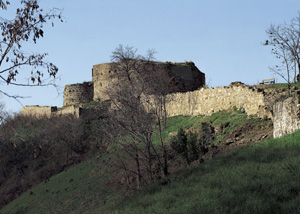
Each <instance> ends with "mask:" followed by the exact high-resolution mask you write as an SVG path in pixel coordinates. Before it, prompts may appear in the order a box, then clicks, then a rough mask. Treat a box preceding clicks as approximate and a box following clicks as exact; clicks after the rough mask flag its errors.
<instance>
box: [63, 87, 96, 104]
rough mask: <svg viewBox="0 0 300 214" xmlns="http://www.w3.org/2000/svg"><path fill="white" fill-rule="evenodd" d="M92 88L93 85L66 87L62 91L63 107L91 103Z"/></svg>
mask: <svg viewBox="0 0 300 214" xmlns="http://www.w3.org/2000/svg"><path fill="white" fill-rule="evenodd" d="M93 97H94V88H93V83H91V82H87V83H82V84H72V85H66V86H65V90H64V103H63V106H70V105H75V104H79V103H88V102H91V101H93Z"/></svg>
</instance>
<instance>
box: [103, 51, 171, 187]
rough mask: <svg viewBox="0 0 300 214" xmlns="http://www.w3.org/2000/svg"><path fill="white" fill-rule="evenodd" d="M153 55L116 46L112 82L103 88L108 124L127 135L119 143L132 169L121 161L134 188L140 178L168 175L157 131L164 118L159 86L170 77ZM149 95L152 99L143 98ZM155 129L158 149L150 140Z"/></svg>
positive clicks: (138, 184) (162, 97) (163, 87)
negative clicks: (109, 110) (132, 176)
mask: <svg viewBox="0 0 300 214" xmlns="http://www.w3.org/2000/svg"><path fill="white" fill-rule="evenodd" d="M153 54H154V51H153V50H152V51H149V52H148V54H147V55H146V56H141V55H138V54H137V50H136V49H134V48H133V47H129V46H127V47H123V46H122V45H120V46H119V47H118V48H117V49H116V50H115V51H114V52H113V55H112V61H113V62H114V63H113V65H114V66H113V68H112V69H111V70H112V72H111V75H112V81H111V82H112V84H111V87H110V88H109V89H108V90H107V93H108V95H109V97H110V100H111V102H112V104H113V109H114V110H115V111H114V112H112V113H111V118H112V123H113V124H115V127H116V129H115V130H118V132H119V133H124V134H125V135H126V136H129V137H128V138H126V140H124V138H123V142H121V144H120V145H122V146H123V149H124V151H125V152H126V153H127V154H128V155H129V157H131V160H132V161H134V162H135V169H134V170H133V169H132V168H130V169H129V167H128V166H126V163H125V162H124V161H123V160H121V163H122V166H123V169H125V170H128V171H130V172H132V173H134V174H135V175H136V177H137V179H136V180H137V188H139V187H140V184H141V182H142V181H145V180H152V179H154V177H157V178H159V177H161V176H166V175H167V174H168V166H167V164H168V162H167V158H168V157H167V154H166V147H165V144H164V141H163V138H162V133H161V132H162V130H163V129H164V127H165V119H166V113H165V103H164V101H165V95H166V91H164V92H162V89H166V86H165V85H166V84H168V83H169V82H168V79H167V78H170V77H169V76H168V75H164V74H165V72H164V71H162V70H160V69H162V67H161V66H158V64H157V63H156V62H154V61H153V59H154V58H153ZM149 95H151V96H154V97H155V99H151V101H149V100H148V99H145V97H147V96H149ZM147 100H148V101H149V102H147ZM153 104H154V105H153ZM147 107H148V108H147ZM155 124H156V125H155ZM156 128H157V129H158V133H159V137H160V139H161V148H160V149H158V148H157V146H155V145H153V142H152V138H153V137H152V134H153V132H154V130H155V129H156ZM131 165H133V164H131ZM154 167H155V168H154ZM143 172H146V173H144V174H143ZM145 174H147V175H148V176H147V179H146V178H144V175H145Z"/></svg>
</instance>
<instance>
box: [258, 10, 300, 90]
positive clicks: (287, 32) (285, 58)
mask: <svg viewBox="0 0 300 214" xmlns="http://www.w3.org/2000/svg"><path fill="white" fill-rule="evenodd" d="M266 33H267V35H268V37H269V39H268V40H266V41H265V43H264V45H267V46H272V50H271V52H272V54H274V55H275V56H276V58H278V59H279V60H280V62H281V64H280V65H276V66H275V67H273V68H271V71H273V72H274V73H276V74H278V75H280V76H281V77H282V78H284V79H285V80H286V81H287V82H288V84H289V85H290V82H291V81H292V80H293V81H299V79H298V80H296V76H297V74H298V76H299V74H300V73H299V72H300V12H299V13H298V15H297V16H296V17H295V18H293V19H292V20H291V21H290V23H285V24H283V25H278V26H275V25H271V26H270V28H269V29H268V30H267V31H266ZM292 71H294V78H293V79H291V73H292Z"/></svg>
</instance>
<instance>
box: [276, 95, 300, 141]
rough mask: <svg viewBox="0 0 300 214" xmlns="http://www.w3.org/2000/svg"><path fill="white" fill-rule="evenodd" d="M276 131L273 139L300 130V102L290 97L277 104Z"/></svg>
mask: <svg viewBox="0 0 300 214" xmlns="http://www.w3.org/2000/svg"><path fill="white" fill-rule="evenodd" d="M273 111H274V124H273V126H274V131H273V137H274V138H277V137H281V136H283V135H285V134H289V133H292V132H294V131H296V130H298V129H299V128H300V120H299V116H300V100H299V98H295V97H290V98H288V99H286V100H284V101H280V102H277V103H276V104H275V105H274V107H273Z"/></svg>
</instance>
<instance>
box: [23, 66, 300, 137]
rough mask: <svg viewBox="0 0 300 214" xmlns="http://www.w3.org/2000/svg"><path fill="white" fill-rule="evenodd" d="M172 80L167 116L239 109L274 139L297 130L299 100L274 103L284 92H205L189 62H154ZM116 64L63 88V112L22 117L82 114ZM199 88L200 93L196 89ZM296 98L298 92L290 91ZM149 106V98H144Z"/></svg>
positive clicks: (30, 109)
mask: <svg viewBox="0 0 300 214" xmlns="http://www.w3.org/2000/svg"><path fill="white" fill-rule="evenodd" d="M154 63H156V64H155V65H156V66H158V67H159V68H160V69H163V70H164V72H166V74H168V75H169V76H170V77H172V79H173V80H174V81H173V82H172V84H173V86H174V87H171V88H172V91H170V93H169V94H168V95H167V99H166V100H167V102H166V109H167V113H168V116H176V115H189V116H196V115H211V114H212V113H215V112H218V111H222V110H227V109H231V108H233V107H236V108H238V109H239V108H242V109H244V110H245V112H246V113H247V115H248V116H254V117H258V118H261V119H272V120H273V121H274V137H280V136H282V135H284V134H286V133H290V132H292V131H294V130H297V129H299V128H300V120H299V117H300V107H299V106H300V104H299V103H300V101H299V98H293V99H287V100H286V101H280V102H277V100H278V99H279V98H281V97H283V96H286V95H287V94H288V92H287V90H286V89H279V90H276V89H261V88H259V87H255V86H254V87H252V86H248V85H245V84H243V83H241V82H234V83H231V84H230V86H228V87H215V88H205V87H203V86H205V74H204V73H202V72H201V71H200V70H199V69H198V68H197V67H196V66H195V65H194V63H192V62H188V63H161V62H154ZM115 65H116V63H103V64H98V65H94V66H93V75H92V76H93V79H92V82H88V83H82V84H72V85H66V87H65V90H64V102H63V108H60V109H58V108H57V107H56V106H25V107H23V109H22V114H23V115H32V116H34V117H37V118H40V117H48V118H49V117H52V116H60V115H66V114H68V115H74V116H75V117H79V116H80V115H81V114H82V112H84V111H83V110H84V109H82V108H81V107H80V106H82V104H84V103H89V102H91V101H100V102H102V101H105V100H108V99H109V97H108V95H107V93H106V91H107V89H109V87H110V84H111V82H112V81H118V79H117V78H115V77H114V76H113V75H112V74H113V72H114V70H113V69H114V68H115ZM199 88H200V89H199ZM294 94H297V96H299V95H300V91H299V90H298V91H294ZM146 99H148V100H149V101H150V103H151V95H150V96H148V97H146Z"/></svg>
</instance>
